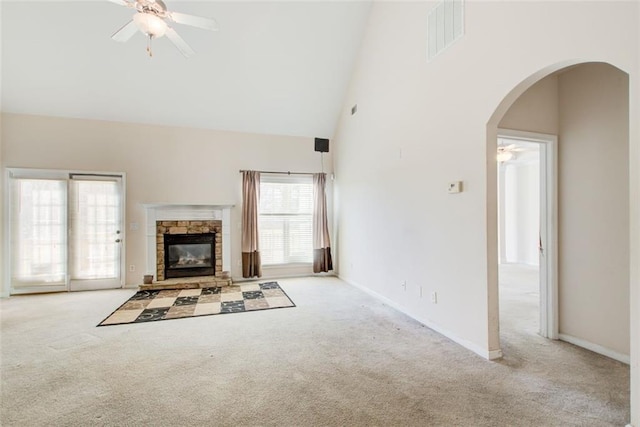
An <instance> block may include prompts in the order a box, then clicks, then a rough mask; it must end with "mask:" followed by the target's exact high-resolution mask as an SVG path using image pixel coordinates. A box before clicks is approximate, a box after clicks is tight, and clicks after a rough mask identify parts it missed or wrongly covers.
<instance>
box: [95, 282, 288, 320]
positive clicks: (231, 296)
mask: <svg viewBox="0 0 640 427" xmlns="http://www.w3.org/2000/svg"><path fill="white" fill-rule="evenodd" d="M282 307H295V304H294V303H293V301H291V299H290V298H289V296H288V295H287V294H286V293H285V292H284V291H283V290H282V288H280V285H278V282H266V283H259V284H258V283H256V284H247V285H239V286H235V285H234V286H223V287H219V288H201V289H176V290H154V291H138V292H136V294H135V295H134V296H132V297H131V298H129V300H128V301H127V302H125V303H124V304H122V305H121V306H120V307H119V308H118V309H117V310H116V311H114V312H113V313H112V314H111V315H110V316H109V317H107V318H106V319H104V320H103V321H102V322H100V324H99V325H98V326H107V325H121V324H125V323H140V322H153V321H155V320H167V319H179V318H181V317H193V316H207V315H211V314H224V313H241V312H244V311H255V310H268V309H271V308H282Z"/></svg>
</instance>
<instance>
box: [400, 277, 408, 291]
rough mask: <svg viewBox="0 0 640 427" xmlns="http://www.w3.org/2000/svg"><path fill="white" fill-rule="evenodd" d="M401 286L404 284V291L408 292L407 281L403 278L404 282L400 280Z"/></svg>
mask: <svg viewBox="0 0 640 427" xmlns="http://www.w3.org/2000/svg"><path fill="white" fill-rule="evenodd" d="M400 286H402V287H403V288H404V291H405V292H407V281H406V280H403V281H402V282H400Z"/></svg>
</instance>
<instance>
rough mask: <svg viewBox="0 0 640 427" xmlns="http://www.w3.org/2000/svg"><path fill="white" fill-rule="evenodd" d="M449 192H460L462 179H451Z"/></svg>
mask: <svg viewBox="0 0 640 427" xmlns="http://www.w3.org/2000/svg"><path fill="white" fill-rule="evenodd" d="M448 191H449V194H455V193H461V192H462V181H453V182H450V183H449V190H448Z"/></svg>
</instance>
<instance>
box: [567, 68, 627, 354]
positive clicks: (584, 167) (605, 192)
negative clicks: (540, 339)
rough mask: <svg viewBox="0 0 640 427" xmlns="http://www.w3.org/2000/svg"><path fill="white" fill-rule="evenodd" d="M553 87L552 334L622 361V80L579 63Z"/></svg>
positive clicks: (606, 70) (624, 153) (624, 217)
mask: <svg viewBox="0 0 640 427" xmlns="http://www.w3.org/2000/svg"><path fill="white" fill-rule="evenodd" d="M559 81H560V84H559V94H560V96H559V100H560V141H559V143H558V157H559V167H558V172H559V176H558V187H559V190H558V192H559V207H558V215H559V221H558V222H559V238H558V240H559V242H558V243H559V272H558V282H559V312H560V319H559V320H560V333H561V334H565V335H568V336H570V337H575V338H579V339H580V340H584V341H586V342H588V343H594V344H597V345H600V346H602V347H605V348H607V349H611V350H613V351H615V352H617V353H619V354H623V355H628V354H629V339H630V338H629V325H630V324H629V162H628V161H629V147H628V140H629V80H628V76H627V75H626V74H625V73H623V72H621V71H620V70H618V69H616V68H614V67H612V66H610V65H606V64H585V65H580V66H578V67H575V68H573V69H571V70H569V71H567V72H565V73H562V74H560V76H559Z"/></svg>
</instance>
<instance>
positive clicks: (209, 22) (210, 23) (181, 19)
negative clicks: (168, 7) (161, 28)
mask: <svg viewBox="0 0 640 427" xmlns="http://www.w3.org/2000/svg"><path fill="white" fill-rule="evenodd" d="M167 16H168V17H169V19H171V20H172V21H173V22H177V23H178V24H184V25H191V26H192V27H198V28H203V29H205V30H211V31H218V23H217V22H216V20H215V19H211V18H203V17H201V16H193V15H186V14H184V13H178V12H170V13H169V12H168V13H167Z"/></svg>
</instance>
